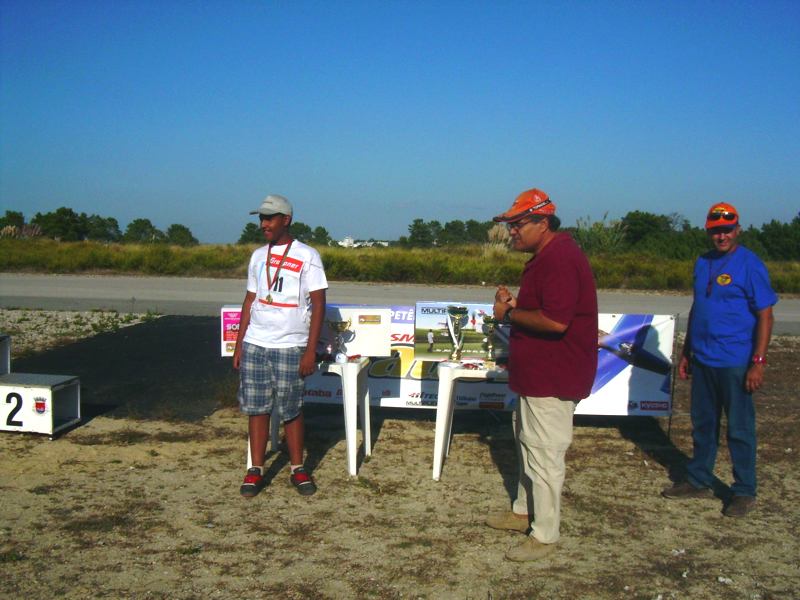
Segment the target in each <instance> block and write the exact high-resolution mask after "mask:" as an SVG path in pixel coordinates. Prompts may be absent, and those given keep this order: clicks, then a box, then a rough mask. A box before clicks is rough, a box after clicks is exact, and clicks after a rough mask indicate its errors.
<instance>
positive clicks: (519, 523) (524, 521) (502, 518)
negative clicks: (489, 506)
mask: <svg viewBox="0 0 800 600" xmlns="http://www.w3.org/2000/svg"><path fill="white" fill-rule="evenodd" d="M486 524H487V525H488V526H489V527H491V528H492V529H510V530H511V531H520V532H522V533H525V532H526V531H528V529H529V528H530V519H529V518H528V515H518V514H517V513H515V512H512V511H510V510H507V511H505V512H501V513H494V514H491V515H489V516H488V517H486Z"/></svg>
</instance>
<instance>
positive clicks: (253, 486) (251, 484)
mask: <svg viewBox="0 0 800 600" xmlns="http://www.w3.org/2000/svg"><path fill="white" fill-rule="evenodd" d="M263 489H264V476H263V475H262V474H261V469H259V468H258V467H250V468H249V469H247V473H246V474H245V476H244V483H242V487H240V488H239V493H240V494H241V495H242V496H244V497H245V498H252V497H253V496H257V495H258V492H260V491H261V490H263Z"/></svg>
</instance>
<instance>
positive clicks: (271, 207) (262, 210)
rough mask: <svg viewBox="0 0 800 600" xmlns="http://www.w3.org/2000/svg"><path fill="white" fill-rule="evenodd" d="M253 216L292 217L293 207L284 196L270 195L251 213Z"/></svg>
mask: <svg viewBox="0 0 800 600" xmlns="http://www.w3.org/2000/svg"><path fill="white" fill-rule="evenodd" d="M250 214H251V215H289V216H290V217H291V216H292V205H291V204H289V201H288V200H287V199H286V198H284V197H283V196H278V195H277V194H270V195H269V196H267V197H266V198H264V201H263V202H262V203H261V206H259V207H258V208H257V209H256V210H251V211H250Z"/></svg>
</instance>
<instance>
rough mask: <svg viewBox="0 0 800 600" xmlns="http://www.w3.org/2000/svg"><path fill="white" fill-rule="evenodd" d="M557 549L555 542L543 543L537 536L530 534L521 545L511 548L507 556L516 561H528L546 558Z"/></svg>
mask: <svg viewBox="0 0 800 600" xmlns="http://www.w3.org/2000/svg"><path fill="white" fill-rule="evenodd" d="M555 549H556V545H555V544H543V543H542V542H540V541H539V540H537V539H536V538H535V537H531V536H528V537H527V538H525V541H524V542H522V543H521V544H520V545H519V546H514V547H513V548H509V550H508V552H506V558H507V559H508V560H513V561H514V562H528V561H531V560H539V559H540V558H544V557H545V556H547V555H548V554H550V553H551V552H553V550H555Z"/></svg>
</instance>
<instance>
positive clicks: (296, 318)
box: [233, 195, 328, 498]
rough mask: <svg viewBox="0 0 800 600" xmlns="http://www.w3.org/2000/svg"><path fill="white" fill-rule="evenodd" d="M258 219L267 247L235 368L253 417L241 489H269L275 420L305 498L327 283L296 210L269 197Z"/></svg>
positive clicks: (257, 268) (252, 272)
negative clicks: (311, 385)
mask: <svg viewBox="0 0 800 600" xmlns="http://www.w3.org/2000/svg"><path fill="white" fill-rule="evenodd" d="M250 214H251V215H254V214H258V216H259V219H260V221H261V231H262V232H263V233H264V238H265V239H266V240H267V245H266V246H263V247H261V248H258V249H257V250H256V251H255V252H253V255H252V256H251V257H250V265H249V267H248V269H247V294H246V295H245V297H244V302H243V303H242V316H241V320H240V323H239V335H238V337H237V338H236V348H235V349H234V351H233V368H234V369H238V370H239V395H238V398H239V407H240V408H241V411H242V412H243V413H244V414H246V415H248V430H249V433H250V456H251V458H252V462H253V467H251V468H250V469H248V470H247V474H246V475H245V478H244V483H242V486H241V488H240V492H241V494H242V496H244V497H246V498H252V497H253V496H255V495H257V494H258V493H259V492H260V491H261V489H262V488H263V487H264V485H265V481H264V467H263V465H264V461H265V454H266V450H267V434H268V432H269V419H270V413H272V411H273V409H277V413H278V415H280V418H281V420H282V421H283V424H284V432H285V434H286V446H287V448H288V450H289V462H290V464H291V472H292V474H291V482H292V484H293V485H294V486H295V488H296V489H297V491H298V492H300V493H301V494H302V495H304V496H310V495H311V494H313V493H314V492H316V491H317V487H316V484H315V483H314V480H313V479H312V478H311V475H310V474H309V473H308V471H306V469H305V467H304V466H303V447H304V433H305V423H304V420H303V386H304V378H305V377H306V376H308V375H311V374H312V373H313V372H314V371H315V370H316V368H317V365H316V355H315V350H316V347H317V342H318V341H319V336H320V331H321V330H322V322H323V319H324V317H325V290H326V289H327V287H328V281H327V279H326V278H325V270H324V269H323V267H322V259H321V258H320V255H319V253H318V252H317V251H316V250H315V249H314V248H312V247H310V246H307V245H306V244H304V243H303V242H300V241H298V240H295V239H293V238H292V236H291V235H290V234H289V225H290V224H291V222H292V205H291V204H289V201H288V200H287V199H286V198H284V197H283V196H277V195H269V196H267V197H266V198H265V199H264V201H263V202H262V204H261V206H260V207H259V208H258V209H257V210H254V211H252V212H251V213H250Z"/></svg>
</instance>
